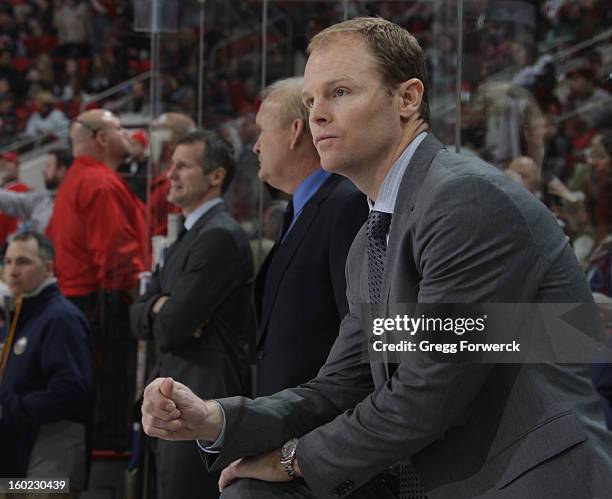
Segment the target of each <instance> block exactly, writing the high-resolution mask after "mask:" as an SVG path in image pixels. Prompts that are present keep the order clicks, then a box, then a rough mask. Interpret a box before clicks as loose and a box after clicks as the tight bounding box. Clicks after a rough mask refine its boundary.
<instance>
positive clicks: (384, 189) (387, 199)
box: [368, 132, 427, 213]
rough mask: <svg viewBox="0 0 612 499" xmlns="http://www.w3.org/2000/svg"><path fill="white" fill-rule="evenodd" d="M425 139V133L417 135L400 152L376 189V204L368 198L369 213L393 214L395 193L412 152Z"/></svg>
mask: <svg viewBox="0 0 612 499" xmlns="http://www.w3.org/2000/svg"><path fill="white" fill-rule="evenodd" d="M425 137H427V132H421V133H420V134H418V135H417V136H416V137H415V138H414V139H413V140H412V142H410V144H408V145H407V146H406V149H404V152H402V154H401V155H400V157H399V158H397V160H396V161H395V163H393V166H392V167H391V169H390V170H389V172H388V173H387V176H386V177H385V179H384V180H383V183H382V184H381V186H380V189H378V196H377V198H376V202H375V203H374V202H372V200H371V199H370V198H368V206H369V207H370V211H371V210H376V211H381V212H383V213H393V209H394V208H395V201H396V200H397V193H398V191H399V188H400V184H401V182H402V179H403V178H404V174H405V173H406V169H407V168H408V165H409V164H410V161H411V160H412V156H413V155H414V151H416V149H417V147H419V145H421V142H423V140H425Z"/></svg>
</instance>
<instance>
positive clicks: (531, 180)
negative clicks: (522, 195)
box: [508, 156, 540, 193]
mask: <svg viewBox="0 0 612 499" xmlns="http://www.w3.org/2000/svg"><path fill="white" fill-rule="evenodd" d="M508 172H512V174H514V177H516V176H517V175H518V176H520V178H521V181H522V183H523V185H524V186H525V188H526V189H528V190H529V191H531V192H534V193H535V192H537V191H538V190H539V189H540V170H539V168H538V166H537V165H536V163H535V161H534V160H533V159H531V158H530V157H529V156H519V157H518V158H514V159H513V160H512V161H511V162H510V164H509V165H508Z"/></svg>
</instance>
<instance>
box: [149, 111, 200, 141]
mask: <svg viewBox="0 0 612 499" xmlns="http://www.w3.org/2000/svg"><path fill="white" fill-rule="evenodd" d="M151 128H153V130H160V129H166V130H170V131H171V132H172V133H173V135H174V139H175V140H178V139H180V138H182V137H184V136H185V135H187V134H189V133H191V132H193V131H194V130H195V129H196V124H195V122H194V121H193V120H192V119H191V118H190V117H189V116H187V115H186V114H181V113H164V114H162V115H160V116H159V118H157V119H156V120H155V121H154V122H153V125H152V127H151Z"/></svg>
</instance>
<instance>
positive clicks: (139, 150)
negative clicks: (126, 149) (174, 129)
mask: <svg viewBox="0 0 612 499" xmlns="http://www.w3.org/2000/svg"><path fill="white" fill-rule="evenodd" d="M130 145H131V153H130V160H129V162H126V163H123V164H122V165H121V166H120V167H119V170H118V172H119V174H120V175H121V176H122V177H123V180H125V183H126V184H127V185H128V187H129V188H130V189H131V190H132V192H133V193H134V194H136V195H137V196H138V197H139V198H140V200H142V201H143V202H146V201H147V167H148V163H149V156H148V154H147V148H148V146H149V138H148V137H147V134H146V132H143V131H142V130H137V131H135V132H133V133H132V134H131V135H130Z"/></svg>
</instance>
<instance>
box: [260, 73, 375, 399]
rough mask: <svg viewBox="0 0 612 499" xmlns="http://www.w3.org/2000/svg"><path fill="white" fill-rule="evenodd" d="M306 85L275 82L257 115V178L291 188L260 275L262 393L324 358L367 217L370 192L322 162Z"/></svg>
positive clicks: (313, 369) (294, 381) (342, 310)
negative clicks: (357, 239) (353, 250)
mask: <svg viewBox="0 0 612 499" xmlns="http://www.w3.org/2000/svg"><path fill="white" fill-rule="evenodd" d="M303 86H304V80H303V78H300V77H298V78H288V79H285V80H280V81H278V82H276V83H274V84H273V85H271V86H270V87H269V88H268V89H267V90H266V91H265V96H266V97H265V99H264V101H263V103H262V105H261V108H260V109H259V112H258V113H257V117H256V125H257V129H258V131H259V138H258V139H257V141H256V142H255V144H254V146H253V151H254V152H255V153H256V154H257V156H258V158H259V177H260V179H261V180H263V181H264V182H267V183H268V184H270V185H271V186H272V187H275V188H276V189H279V190H281V191H283V192H285V193H287V194H290V195H292V199H291V201H289V204H288V206H287V210H286V212H285V216H284V226H283V227H282V231H281V234H279V235H278V238H277V241H276V244H275V245H274V247H273V248H272V251H271V252H270V253H269V254H268V256H267V258H266V260H265V261H264V263H263V265H262V267H261V269H260V271H259V273H258V275H257V279H256V282H255V310H256V316H257V320H258V328H257V352H256V358H257V394H258V395H269V394H272V393H275V392H277V391H280V390H282V389H283V388H288V387H291V386H296V385H298V384H300V383H304V382H306V381H308V380H309V379H311V378H313V377H314V376H315V375H316V374H317V371H318V370H319V368H320V367H321V366H322V365H323V363H324V362H325V359H326V358H327V355H328V353H329V349H330V348H331V346H332V344H333V342H334V340H335V339H336V336H337V335H338V326H339V325H340V321H341V320H342V318H343V317H344V315H346V313H347V311H348V304H347V302H346V280H345V277H344V264H345V262H346V255H347V253H348V250H349V248H350V246H351V243H352V242H353V239H354V237H355V234H356V233H357V231H358V230H359V228H360V227H361V225H362V224H363V223H364V221H365V219H366V216H367V203H366V199H365V196H363V194H361V193H360V192H359V191H358V190H357V188H356V187H355V186H354V185H353V184H352V183H351V182H350V181H349V180H347V179H345V178H343V177H340V176H339V175H335V174H331V173H327V172H326V171H325V170H323V169H322V168H321V160H320V158H319V154H318V153H317V150H316V148H315V146H314V144H313V142H312V135H311V134H310V127H309V126H308V110H307V109H306V108H305V107H304V105H303V104H302V89H303ZM305 310H307V311H308V314H304V313H303V311H305ZM296 317H301V320H300V321H296V320H295V318H296Z"/></svg>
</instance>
